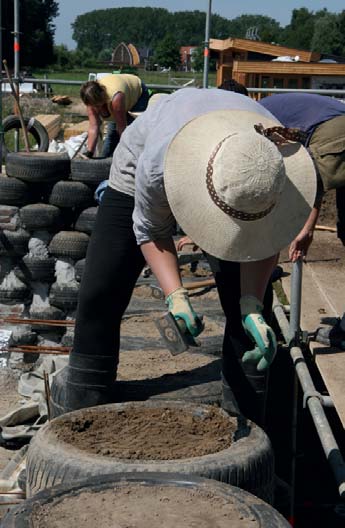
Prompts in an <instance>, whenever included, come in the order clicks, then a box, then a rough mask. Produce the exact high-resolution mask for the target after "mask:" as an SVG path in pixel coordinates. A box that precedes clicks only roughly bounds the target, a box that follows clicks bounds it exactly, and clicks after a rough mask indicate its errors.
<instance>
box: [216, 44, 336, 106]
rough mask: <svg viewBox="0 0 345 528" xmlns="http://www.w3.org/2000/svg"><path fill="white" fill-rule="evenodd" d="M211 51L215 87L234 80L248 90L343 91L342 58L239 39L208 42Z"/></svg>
mask: <svg viewBox="0 0 345 528" xmlns="http://www.w3.org/2000/svg"><path fill="white" fill-rule="evenodd" d="M210 50H211V56H212V57H215V58H216V59H217V86H219V85H220V84H221V83H222V82H223V81H224V80H226V79H231V78H233V79H235V80H236V81H238V82H240V83H242V84H244V85H245V86H247V87H248V88H287V89H312V88H313V89H331V88H337V89H338V88H339V89H344V88H345V58H344V57H334V56H330V55H323V54H320V53H316V52H311V51H305V50H299V49H295V48H288V47H286V46H278V45H276V44H268V43H266V42H260V41H254V40H249V39H238V38H228V39H225V40H219V39H211V40H210ZM259 97H260V95H259Z"/></svg>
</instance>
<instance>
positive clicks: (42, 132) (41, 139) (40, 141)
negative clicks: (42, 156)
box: [2, 115, 49, 158]
mask: <svg viewBox="0 0 345 528" xmlns="http://www.w3.org/2000/svg"><path fill="white" fill-rule="evenodd" d="M24 124H25V127H26V130H27V132H28V134H29V135H31V136H32V137H33V138H34V140H35V141H36V143H37V147H38V151H39V152H47V150H48V148H49V136H48V132H47V129H46V128H45V127H44V126H43V125H42V123H40V122H39V121H38V120H37V119H35V118H34V117H31V118H29V117H24ZM2 126H3V129H4V133H5V134H6V132H9V131H10V130H21V129H22V125H21V122H20V119H19V117H18V116H15V115H9V116H7V117H5V119H4V120H3V122H2ZM2 149H3V150H2V155H3V158H6V155H7V154H8V153H9V152H10V151H9V150H8V148H7V145H6V136H5V141H4V143H3V146H2Z"/></svg>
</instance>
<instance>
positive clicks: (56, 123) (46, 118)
mask: <svg viewBox="0 0 345 528" xmlns="http://www.w3.org/2000/svg"><path fill="white" fill-rule="evenodd" d="M35 119H37V121H39V122H40V123H41V124H42V125H43V126H44V127H45V128H46V130H47V132H48V137H49V139H55V138H56V137H57V136H58V134H59V132H60V130H61V124H62V118H61V115H60V114H39V115H37V116H35Z"/></svg>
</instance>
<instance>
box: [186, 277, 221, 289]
mask: <svg viewBox="0 0 345 528" xmlns="http://www.w3.org/2000/svg"><path fill="white" fill-rule="evenodd" d="M215 285H216V281H215V280H214V279H206V280H202V281H195V282H185V283H184V284H183V287H184V288H186V290H196V289H197V288H208V287H210V286H215Z"/></svg>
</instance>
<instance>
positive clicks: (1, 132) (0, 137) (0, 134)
mask: <svg viewBox="0 0 345 528" xmlns="http://www.w3.org/2000/svg"><path fill="white" fill-rule="evenodd" d="M3 144H4V127H3V126H2V0H0V165H2V150H3V149H2V147H3ZM0 172H1V171H0Z"/></svg>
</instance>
